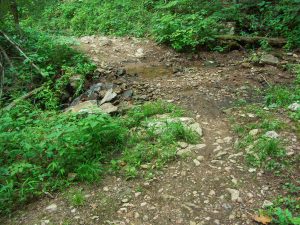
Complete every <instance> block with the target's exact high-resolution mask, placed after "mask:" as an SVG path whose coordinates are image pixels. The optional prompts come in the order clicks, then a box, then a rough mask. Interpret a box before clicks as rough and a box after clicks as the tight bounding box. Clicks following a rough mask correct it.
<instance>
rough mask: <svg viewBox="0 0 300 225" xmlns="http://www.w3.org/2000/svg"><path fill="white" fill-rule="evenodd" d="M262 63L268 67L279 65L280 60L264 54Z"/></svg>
mask: <svg viewBox="0 0 300 225" xmlns="http://www.w3.org/2000/svg"><path fill="white" fill-rule="evenodd" d="M260 63H262V64H268V65H277V64H278V63H279V59H278V58H277V57H275V56H273V55H271V54H264V55H262V56H261V58H260Z"/></svg>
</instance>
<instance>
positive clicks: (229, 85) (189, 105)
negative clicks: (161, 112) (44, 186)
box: [5, 36, 298, 225]
mask: <svg viewBox="0 0 300 225" xmlns="http://www.w3.org/2000/svg"><path fill="white" fill-rule="evenodd" d="M76 48H78V49H80V50H81V51H84V52H86V54H87V55H89V56H91V58H92V59H93V60H94V61H95V63H96V64H97V66H98V69H97V74H96V75H95V78H94V80H91V81H90V82H89V83H88V84H87V89H88V87H90V86H92V85H93V84H96V83H102V84H106V85H108V84H109V85H108V86H110V87H113V89H114V92H115V93H116V94H117V95H118V97H117V98H115V100H114V101H107V104H109V105H106V106H107V107H109V111H108V112H110V113H113V112H114V111H117V110H121V109H122V108H126V107H129V106H130V105H132V104H137V103H142V102H145V101H149V100H156V99H163V100H166V101H168V102H172V103H174V104H176V105H179V106H181V107H183V108H184V109H186V110H187V111H188V112H189V113H190V116H191V117H193V118H194V119H195V120H196V121H197V122H198V123H199V124H200V125H201V127H202V129H203V138H202V141H201V144H198V145H196V146H188V145H187V144H185V143H181V144H180V145H181V148H182V149H181V152H188V153H190V154H189V156H186V157H178V159H177V160H176V161H173V162H171V163H169V164H168V165H167V166H166V167H165V168H164V169H162V170H158V171H155V172H154V176H153V178H151V179H149V180H145V179H139V178H137V179H132V180H126V179H125V178H123V177H122V176H120V177H118V176H106V177H105V178H104V179H103V180H102V181H101V183H100V184H97V185H89V186H87V185H82V186H81V188H82V190H83V192H84V193H85V197H86V201H87V202H86V204H85V205H84V206H81V207H71V206H69V205H68V203H67V202H66V200H65V197H64V195H63V194H59V193H58V194H56V195H54V198H53V199H52V198H44V199H41V200H39V201H37V202H35V203H32V204H30V205H28V206H27V207H26V208H25V209H23V210H20V211H19V212H17V213H16V215H14V216H13V217H12V218H11V219H10V220H8V221H6V222H5V223H6V224H42V225H44V224H115V225H117V224H118V225H123V224H124V225H125V224H130V225H131V224H135V225H142V224H143V225H150V224H152V225H168V224H170V225H171V224H183V225H213V224H215V225H233V224H236V225H238V224H240V225H241V224H256V223H255V222H254V221H253V219H252V217H251V215H253V214H254V213H255V211H256V210H257V209H259V208H261V207H263V206H266V205H268V204H270V201H272V200H273V198H274V197H275V196H276V195H277V194H278V192H279V189H278V188H279V183H280V182H281V180H280V179H272V178H273V175H271V174H268V173H266V172H264V171H261V170H259V169H253V168H249V166H247V165H246V164H245V162H244V158H243V152H237V151H236V150H235V148H234V144H235V142H236V141H237V137H236V136H235V135H234V134H233V132H232V129H231V125H230V122H229V117H230V110H228V109H229V108H230V107H232V106H233V105H234V103H235V102H236V101H237V100H239V99H248V100H251V101H256V100H257V96H255V95H254V91H253V90H254V89H255V87H257V88H258V87H259V88H263V87H267V86H268V84H269V83H288V82H290V81H291V80H292V79H291V75H290V74H289V73H288V72H286V71H283V70H282V69H280V65H281V64H282V63H285V61H286V60H296V58H293V56H289V55H284V57H282V58H280V61H278V62H277V61H276V60H275V62H274V61H272V60H271V61H268V60H270V59H267V60H266V61H268V62H266V63H265V64H266V65H265V66H253V65H252V64H250V63H249V62H248V61H247V59H248V58H249V55H248V54H247V53H246V52H243V51H237V50H235V51H232V52H230V53H226V54H220V53H208V52H200V53H198V54H183V53H182V54H179V53H175V52H174V51H173V50H171V49H169V48H167V47H162V46H159V45H157V44H155V43H154V42H151V41H147V40H140V39H135V38H107V37H96V36H90V37H83V38H81V39H80V45H79V46H76ZM286 58H287V59H286ZM276 59H277V58H276ZM297 60H298V59H297ZM270 64H272V65H270ZM274 65H276V66H274ZM106 93H107V92H106V91H105V92H103V96H104V95H105V94H106ZM103 96H102V97H103ZM82 98H87V99H89V95H87V96H81V99H82ZM74 105H75V106H74V107H76V104H74ZM111 107H113V108H111ZM114 107H115V108H114ZM245 116H246V117H247V116H249V117H251V115H245Z"/></svg>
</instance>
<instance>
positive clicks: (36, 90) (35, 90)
mask: <svg viewBox="0 0 300 225" xmlns="http://www.w3.org/2000/svg"><path fill="white" fill-rule="evenodd" d="M43 88H44V85H42V86H41V87H38V88H36V89H33V90H32V91H30V92H28V93H26V94H25V95H22V96H21V97H19V98H17V99H15V100H14V101H13V102H11V103H10V104H9V105H8V106H6V107H4V108H3V109H2V110H3V111H6V110H10V109H12V108H13V107H15V106H16V105H17V104H18V102H20V101H22V100H25V99H27V98H29V97H31V96H33V95H34V94H36V93H37V92H39V91H40V90H42V89H43Z"/></svg>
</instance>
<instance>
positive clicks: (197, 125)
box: [189, 123, 203, 137]
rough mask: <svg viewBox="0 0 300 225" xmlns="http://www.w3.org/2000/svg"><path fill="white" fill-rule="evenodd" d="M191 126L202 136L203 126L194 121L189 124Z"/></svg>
mask: <svg viewBox="0 0 300 225" xmlns="http://www.w3.org/2000/svg"><path fill="white" fill-rule="evenodd" d="M189 128H191V129H192V130H193V131H195V132H196V133H198V134H199V136H200V137H202V135H203V132H202V128H201V127H200V124H199V123H193V124H191V125H189Z"/></svg>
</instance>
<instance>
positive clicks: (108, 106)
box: [100, 103, 118, 114]
mask: <svg viewBox="0 0 300 225" xmlns="http://www.w3.org/2000/svg"><path fill="white" fill-rule="evenodd" d="M100 109H101V111H102V112H104V113H108V114H110V113H114V112H117V111H118V107H117V106H114V105H113V104H111V103H104V104H103V105H101V106H100Z"/></svg>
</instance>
